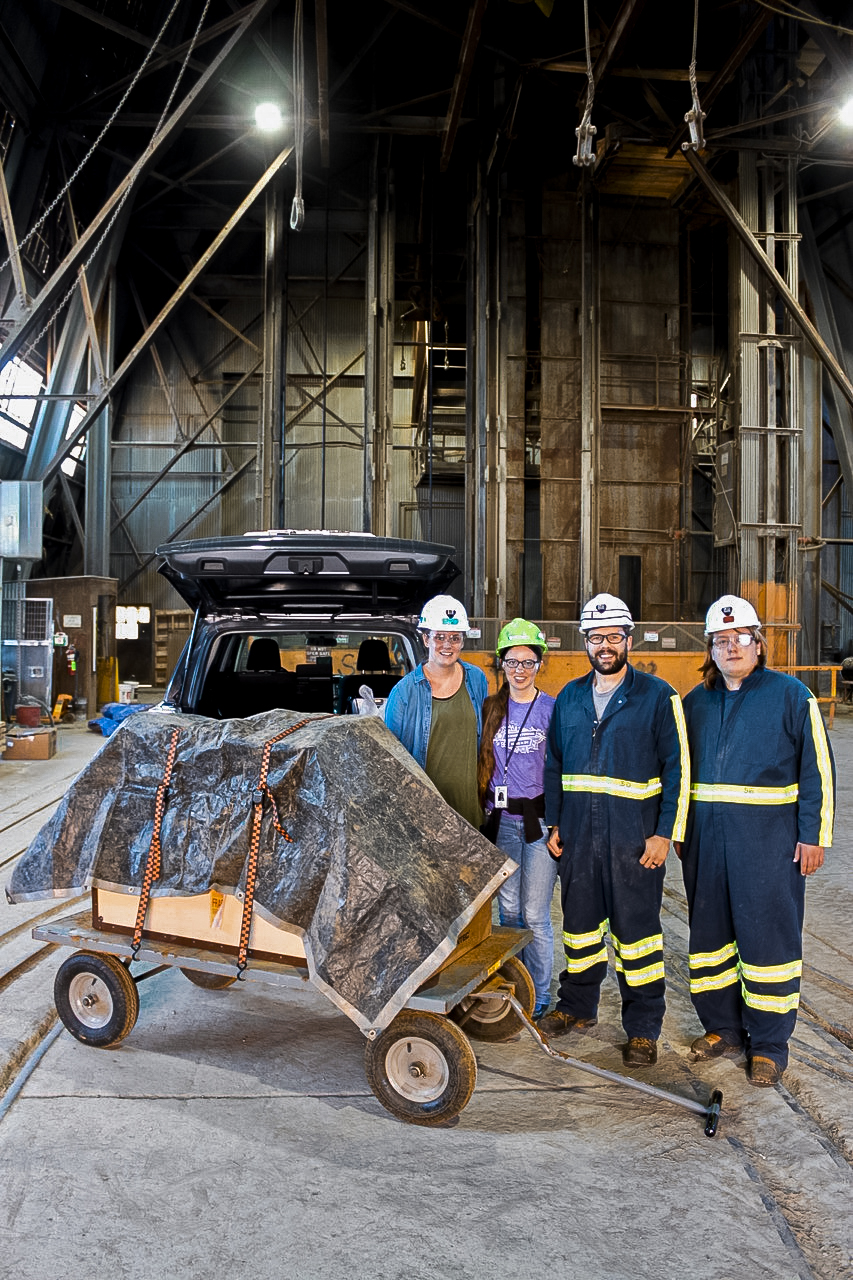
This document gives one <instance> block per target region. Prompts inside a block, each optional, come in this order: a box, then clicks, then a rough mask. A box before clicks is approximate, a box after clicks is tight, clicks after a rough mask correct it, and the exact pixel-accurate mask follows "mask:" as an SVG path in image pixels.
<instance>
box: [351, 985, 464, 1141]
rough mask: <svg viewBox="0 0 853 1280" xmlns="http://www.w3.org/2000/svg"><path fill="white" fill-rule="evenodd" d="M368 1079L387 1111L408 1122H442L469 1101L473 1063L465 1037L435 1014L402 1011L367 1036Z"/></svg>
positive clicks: (433, 1123)
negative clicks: (373, 1038) (384, 1025)
mask: <svg viewBox="0 0 853 1280" xmlns="http://www.w3.org/2000/svg"><path fill="white" fill-rule="evenodd" d="M364 1067H365V1072H366V1074H367V1083H368V1084H369V1085H370V1087H371V1089H372V1090H373V1092H374V1093H375V1094H376V1097H377V1098H378V1099H379V1101H380V1102H381V1103H382V1105H383V1107H385V1108H386V1110H388V1111H390V1112H391V1114H392V1116H396V1117H397V1119H398V1120H406V1121H407V1122H408V1123H409V1124H420V1125H437V1124H446V1123H447V1121H448V1120H453V1119H454V1118H455V1117H456V1116H458V1115H459V1112H460V1111H462V1110H463V1109H464V1108H465V1107H466V1106H467V1104H468V1102H469V1100H470V1098H471V1094H472V1093H473V1092H474V1085H475V1084H476V1083H477V1063H476V1061H475V1059H474V1054H473V1051H472V1049H471V1046H470V1044H469V1043H468V1040H467V1038H466V1037H465V1036H464V1035H463V1033H462V1032H461V1031H460V1030H459V1028H458V1027H457V1026H455V1024H454V1023H452V1022H449V1021H448V1020H447V1018H443V1017H441V1015H440V1014H437V1013H415V1012H413V1011H412V1010H410V1009H404V1010H403V1011H402V1013H398V1014H397V1017H396V1018H395V1019H394V1021H393V1022H392V1023H391V1025H390V1027H386V1029H385V1030H384V1031H381V1032H380V1033H379V1035H378V1036H377V1037H376V1039H375V1040H368V1042H367V1049H366V1050H365V1055H364Z"/></svg>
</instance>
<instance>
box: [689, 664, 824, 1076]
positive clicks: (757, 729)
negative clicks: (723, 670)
mask: <svg viewBox="0 0 853 1280" xmlns="http://www.w3.org/2000/svg"><path fill="white" fill-rule="evenodd" d="M684 714H685V719H686V721H687V734H688V739H689V742H690V754H691V764H692V778H693V785H692V787H691V804H690V812H689V815H688V820H687V836H686V839H685V842H684V849H683V858H682V865H683V870H684V883H685V886H686V888H687V904H688V908H689V912H690V995H691V999H692V1000H693V1004H694V1006H695V1008H696V1012H697V1013H698V1015H699V1018H700V1021H701V1023H702V1025H703V1027H704V1028H705V1030H706V1031H712V1032H715V1033H716V1034H717V1035H721V1036H722V1037H723V1039H724V1040H728V1041H730V1042H731V1043H733V1044H740V1045H743V1046H744V1047H745V1048H747V1049H748V1051H749V1053H750V1055H753V1054H759V1055H761V1056H763V1057H767V1058H772V1059H773V1061H774V1062H776V1063H777V1064H778V1065H779V1066H780V1067H781V1068H782V1069H783V1070H784V1069H785V1067H786V1066H787V1062H788V1040H789V1039H790V1037H791V1034H792V1032H793V1030H794V1024H795V1023H796V1020H797V1007H798V1005H799V1000H800V975H801V972H802V955H803V939H802V934H803V907H804V903H805V877H804V876H803V875H802V874H801V872H800V864H799V863H798V862H794V860H793V859H794V851H795V849H796V847H797V844H798V842H802V843H803V844H813V845H822V846H823V847H824V848H825V847H826V846H827V845H830V844H831V843H832V822H833V816H834V803H835V802H834V794H835V766H834V763H833V759H832V752H831V750H830V747H829V742H828V740H827V736H826V730H825V729H824V724H823V718H822V716H821V714H820V708H819V707H818V704H817V702H816V701H815V699H814V697H813V696H812V695H811V693H810V692H809V690H808V689H807V688H806V687H805V685H804V684H801V682H800V681H799V680H795V679H793V678H792V677H791V676H787V675H783V674H782V673H781V672H780V671H769V670H767V668H766V667H758V668H757V669H756V670H755V671H753V672H752V673H751V674H750V675H749V676H747V677H746V679H745V680H744V681H743V683H742V684H741V686H740V689H739V690H737V691H736V692H734V693H728V692H727V690H726V687H725V683H724V681H723V680H722V678H721V677H718V679H717V685H716V687H715V688H713V689H706V688H705V687H704V685H699V686H697V688H695V689H691V691H690V693H688V694H687V696H686V698H685V699H684Z"/></svg>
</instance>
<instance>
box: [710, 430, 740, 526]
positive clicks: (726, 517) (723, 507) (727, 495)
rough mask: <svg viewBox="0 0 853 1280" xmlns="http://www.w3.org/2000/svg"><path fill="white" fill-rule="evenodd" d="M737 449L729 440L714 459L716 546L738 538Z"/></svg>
mask: <svg viewBox="0 0 853 1280" xmlns="http://www.w3.org/2000/svg"><path fill="white" fill-rule="evenodd" d="M736 473H737V449H736V446H735V442H734V441H733V440H727V441H726V443H725V444H721V445H720V446H719V448H718V449H717V454H716V457H715V459H714V546H715V547H728V546H731V544H732V543H733V542H734V541H735V540H736V538H737V519H736V512H737V488H736V480H735V477H736Z"/></svg>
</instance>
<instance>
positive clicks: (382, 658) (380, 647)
mask: <svg viewBox="0 0 853 1280" xmlns="http://www.w3.org/2000/svg"><path fill="white" fill-rule="evenodd" d="M355 668H356V671H390V670H391V655H390V654H389V652H388V646H387V644H386V643H385V641H384V640H362V642H361V644H360V646H359V650H358V658H357V659H356V663H355Z"/></svg>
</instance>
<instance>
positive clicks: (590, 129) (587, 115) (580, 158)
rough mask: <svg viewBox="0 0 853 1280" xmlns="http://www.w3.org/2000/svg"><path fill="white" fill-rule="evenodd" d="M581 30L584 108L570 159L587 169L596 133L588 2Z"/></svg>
mask: <svg viewBox="0 0 853 1280" xmlns="http://www.w3.org/2000/svg"><path fill="white" fill-rule="evenodd" d="M583 28H584V40H585V42H586V106H585V107H584V111H583V116H582V118H581V122H580V124H579V126H578V127H577V129H575V137H576V138H577V140H578V149H577V154H576V155H574V156H573V157H572V164H576V165H578V166H580V167H581V168H587V167H589V166H590V165H594V164H595V161H596V155H595V152H594V151H593V149H592V140H593V138H594V137H595V135H596V133H597V132H598V131H597V129H596V127H595V125H594V124H593V123H592V99H593V96H594V94H595V80H594V79H593V75H592V58H591V56H590V52H589V7H588V0H583Z"/></svg>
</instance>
